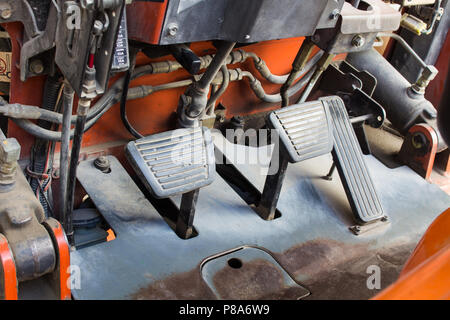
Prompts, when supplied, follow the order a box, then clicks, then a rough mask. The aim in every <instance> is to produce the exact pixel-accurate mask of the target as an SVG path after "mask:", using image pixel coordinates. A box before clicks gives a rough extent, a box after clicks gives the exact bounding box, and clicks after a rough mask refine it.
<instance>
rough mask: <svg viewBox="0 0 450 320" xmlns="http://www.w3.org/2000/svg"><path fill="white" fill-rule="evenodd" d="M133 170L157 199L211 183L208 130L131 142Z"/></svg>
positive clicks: (212, 167) (213, 168)
mask: <svg viewBox="0 0 450 320" xmlns="http://www.w3.org/2000/svg"><path fill="white" fill-rule="evenodd" d="M126 155H127V158H128V160H129V161H130V163H131V165H132V166H133V169H134V170H135V171H136V173H137V174H138V175H139V177H140V179H141V180H142V182H143V183H144V184H145V186H146V187H147V188H148V190H149V191H150V192H152V194H153V195H154V196H155V197H156V198H159V199H162V198H168V197H171V196H174V195H177V194H185V193H187V192H190V191H193V190H196V189H199V188H202V187H205V186H207V185H209V184H211V183H212V182H213V180H214V176H215V172H216V164H215V157H214V144H213V142H212V138H211V133H210V131H209V130H208V129H207V128H200V127H199V128H183V129H177V130H173V131H168V132H163V133H159V134H155V135H151V136H148V137H145V138H142V139H139V140H137V141H132V142H130V143H129V144H128V145H127V147H126Z"/></svg>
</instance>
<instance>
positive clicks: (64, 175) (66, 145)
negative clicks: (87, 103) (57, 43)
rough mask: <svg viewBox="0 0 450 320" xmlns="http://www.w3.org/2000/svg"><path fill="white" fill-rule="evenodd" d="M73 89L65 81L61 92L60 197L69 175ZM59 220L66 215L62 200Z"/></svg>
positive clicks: (64, 192)
mask: <svg viewBox="0 0 450 320" xmlns="http://www.w3.org/2000/svg"><path fill="white" fill-rule="evenodd" d="M73 98H74V90H73V89H72V88H71V87H70V85H69V83H67V82H66V84H65V86H64V92H63V108H64V109H63V121H62V128H61V151H60V155H59V159H60V160H59V164H60V165H59V172H60V173H59V189H60V199H63V201H64V199H66V198H67V186H68V181H69V180H68V176H69V149H70V127H71V121H70V120H71V117H72V110H73ZM60 207H61V208H60V213H59V220H60V221H64V220H65V217H66V216H67V212H66V210H67V208H66V206H65V205H64V202H63V203H62V204H61V205H60Z"/></svg>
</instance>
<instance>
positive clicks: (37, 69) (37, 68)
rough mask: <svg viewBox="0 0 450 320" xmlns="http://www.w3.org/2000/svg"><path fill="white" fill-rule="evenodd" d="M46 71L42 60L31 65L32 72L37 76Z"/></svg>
mask: <svg viewBox="0 0 450 320" xmlns="http://www.w3.org/2000/svg"><path fill="white" fill-rule="evenodd" d="M44 69H45V68H44V64H43V63H42V61H41V60H33V61H32V62H31V63H30V71H31V72H33V73H35V74H41V73H42V72H44Z"/></svg>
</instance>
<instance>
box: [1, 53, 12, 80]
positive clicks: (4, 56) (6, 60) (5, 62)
mask: <svg viewBox="0 0 450 320" xmlns="http://www.w3.org/2000/svg"><path fill="white" fill-rule="evenodd" d="M0 82H11V52H0Z"/></svg>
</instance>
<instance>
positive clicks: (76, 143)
mask: <svg viewBox="0 0 450 320" xmlns="http://www.w3.org/2000/svg"><path fill="white" fill-rule="evenodd" d="M90 105H91V100H90V99H80V101H79V103H78V111H77V115H78V117H77V123H76V125H75V134H74V137H73V143H72V152H71V155H70V167H69V177H68V186H67V196H66V208H65V212H66V216H65V219H64V223H63V225H64V229H65V230H66V235H67V240H68V241H69V243H70V244H71V245H73V244H74V238H73V220H72V219H73V209H74V208H73V206H74V201H75V187H76V182H77V169H78V161H79V159H80V151H81V142H82V140H83V133H84V127H85V125H86V119H87V113H88V110H89V107H90Z"/></svg>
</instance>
